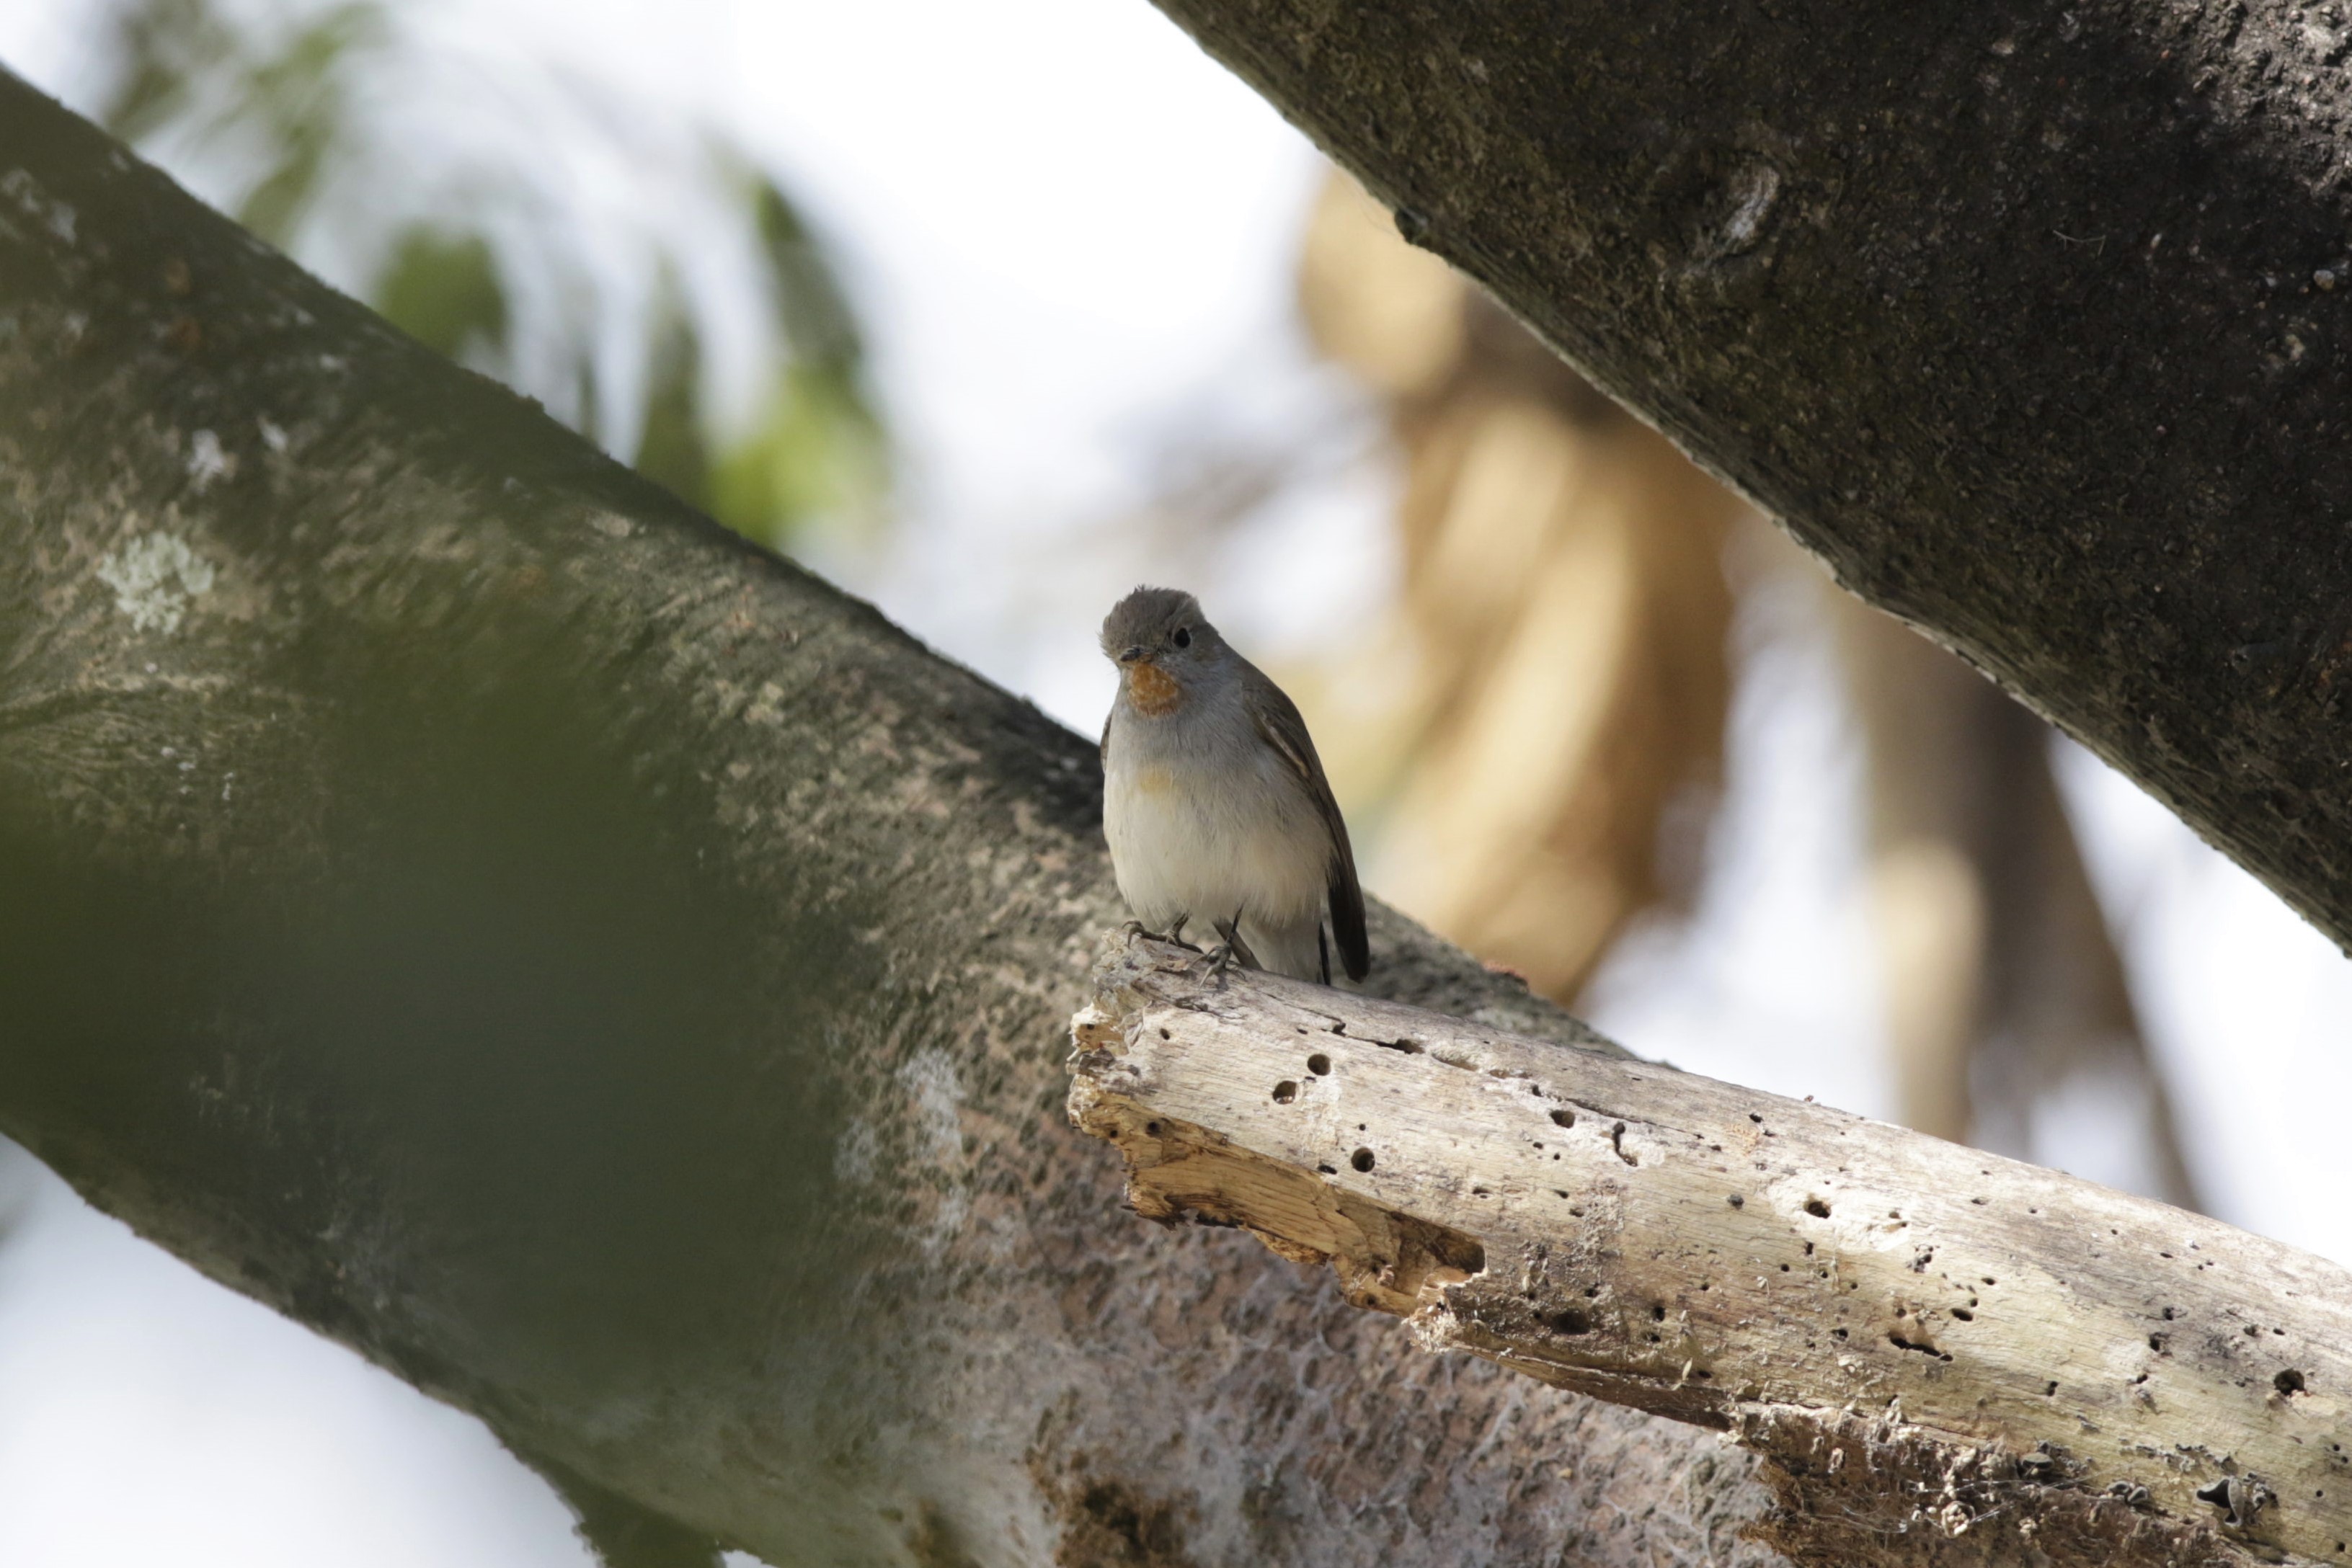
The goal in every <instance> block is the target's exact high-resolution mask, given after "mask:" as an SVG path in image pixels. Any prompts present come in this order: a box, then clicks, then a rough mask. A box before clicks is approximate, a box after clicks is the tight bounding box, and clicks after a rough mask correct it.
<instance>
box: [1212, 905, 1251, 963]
mask: <svg viewBox="0 0 2352 1568" xmlns="http://www.w3.org/2000/svg"><path fill="white" fill-rule="evenodd" d="M1216 926H1217V935H1218V936H1221V937H1223V941H1221V942H1219V943H1218V944H1217V945H1216V946H1213V947H1212V948H1210V949H1209V953H1208V959H1209V973H1210V974H1212V975H1217V976H1222V975H1223V973H1224V972H1225V971H1226V970H1227V969H1230V968H1232V967H1234V965H1235V964H1236V963H1238V964H1239V965H1241V967H1243V968H1244V969H1261V968H1264V967H1265V966H1264V965H1262V964H1260V963H1259V962H1258V961H1257V955H1256V954H1255V953H1253V952H1251V951H1250V946H1249V944H1248V943H1246V942H1244V941H1243V940H1242V912H1241V911H1240V910H1238V909H1236V910H1234V917H1233V918H1232V919H1231V920H1220V921H1218V922H1217V923H1216Z"/></svg>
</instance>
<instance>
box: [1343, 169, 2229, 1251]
mask: <svg viewBox="0 0 2352 1568" xmlns="http://www.w3.org/2000/svg"><path fill="white" fill-rule="evenodd" d="M1299 295H1300V304H1301V309H1302V312H1303V314H1304V316H1305V318H1306V320H1307V324H1308V326H1309V329H1310V330H1311V331H1312V332H1313V334H1314V337H1315V340H1316V342H1317V344H1318V346H1319V347H1320V348H1321V349H1322V350H1323V351H1324V352H1325V353H1327V354H1328V355H1329V356H1330V357H1331V358H1332V359H1333V360H1335V361H1338V362H1339V363H1340V364H1342V365H1344V366H1345V367H1346V368H1347V369H1348V370H1349V371H1351V372H1353V373H1354V374H1355V375H1356V376H1357V377H1359V378H1360V380H1361V381H1362V382H1363V383H1364V384H1365V385H1366V386H1367V387H1368V388H1370V390H1371V391H1373V392H1375V393H1376V394H1377V395H1378V396H1379V397H1380V399H1381V403H1382V406H1383V408H1384V409H1385V411H1386V413H1387V418H1388V423H1389V428H1390V430H1391V434H1392V437H1393V439H1394V440H1395V442H1396V444H1397V446H1398V448H1399V450H1400V452H1401V453H1402V459H1403V462H1404V465H1405V469H1406V479H1405V483H1404V486H1403V493H1402V500H1401V502H1400V504H1399V506H1398V508H1397V512H1396V517H1395V527H1396V529H1397V532H1398V536H1399V543H1400V559H1401V561H1402V570H1401V580H1400V583H1399V587H1398V591H1397V597H1396V604H1395V608H1394V610H1393V612H1392V614H1391V621H1390V622H1389V623H1388V624H1387V625H1386V626H1385V627H1384V628H1382V629H1381V631H1380V632H1378V633H1377V634H1376V637H1375V646H1376V647H1377V648H1378V649H1379V652H1378V653H1377V654H1376V655H1375V656H1376V657H1377V658H1378V659H1380V660H1381V662H1382V663H1381V667H1380V669H1379V671H1378V673H1377V675H1376V676H1375V677H1374V678H1372V679H1370V680H1366V679H1363V678H1360V676H1359V677H1358V678H1354V679H1352V680H1350V681H1349V686H1350V688H1351V689H1352V690H1353V691H1355V692H1358V693H1361V692H1365V691H1368V690H1369V691H1370V692H1373V693H1377V694H1381V696H1376V697H1373V698H1370V699H1366V698H1363V697H1358V698H1357V699H1356V702H1355V704H1354V706H1351V707H1350V708H1349V709H1348V710H1347V711H1345V712H1344V714H1342V713H1340V712H1339V711H1337V710H1336V709H1335V710H1334V711H1333V714H1332V722H1330V723H1328V724H1327V725H1325V726H1323V727H1322V729H1321V731H1320V732H1322V733H1329V734H1331V735H1333V736H1334V737H1335V739H1334V741H1333V743H1332V745H1331V747H1330V748H1329V749H1330V750H1331V752H1332V754H1333V755H1332V770H1333V776H1334V779H1335V780H1336V781H1337V783H1338V786H1339V789H1340V790H1341V793H1342V796H1343V798H1344V799H1346V800H1349V803H1350V805H1352V806H1358V807H1360V808H1361V809H1362V810H1364V811H1365V812H1366V813H1367V815H1368V816H1369V817H1370V820H1371V821H1374V822H1376V823H1377V824H1378V828H1377V833H1376V837H1375V839H1374V842H1373V844H1372V846H1371V848H1370V853H1369V855H1368V859H1369V860H1370V863H1371V865H1372V866H1373V868H1374V870H1373V877H1374V880H1375V881H1376V882H1377V883H1378V884H1379V885H1380V886H1381V887H1382V888H1384V889H1385V890H1387V891H1388V893H1389V894H1391V896H1392V897H1393V898H1394V899H1395V900H1396V902H1397V904H1398V905H1399V907H1401V908H1402V909H1405V910H1407V911H1409V912H1410V913H1412V915H1415V916H1417V917H1419V918H1421V919H1423V920H1426V921H1427V922H1429V924H1430V925H1431V926H1432V927H1433V928H1434V929H1436V930H1438V931H1440V932H1442V933H1444V935H1446V936H1450V937H1452V938H1453V939H1454V941H1457V942H1459V943H1461V944H1462V945H1463V946H1465V947H1468V948H1469V949H1470V950H1471V951H1473V952H1475V953H1477V954H1480V955H1481V956H1485V957H1486V958H1487V959H1489V960H1490V961H1493V962H1496V963H1499V964H1503V965H1506V966H1508V967H1511V968H1513V969H1516V970H1517V971H1518V972H1519V973H1521V974H1524V975H1526V976H1527V977H1528V978H1529V979H1530V981H1532V982H1533V983H1534V984H1535V986H1536V987H1537V988H1538V989H1539V990H1541V991H1542V992H1543V993H1544V994H1545V995H1547V996H1549V997H1551V998H1554V999H1556V1000H1558V1001H1560V1002H1562V1003H1564V1004H1569V1003H1573V1002H1574V1001H1575V1000H1576V999H1577V998H1578V996H1579V995H1580V992H1581V991H1582V989H1583V988H1584V987H1585V985H1586V983H1587V982H1588V981H1589V980H1590V979H1591V977H1592V976H1593V973H1594V971H1595V970H1596V969H1597V968H1598V967H1600V965H1601V963H1602V961H1603V960H1604V959H1605V958H1606V957H1607V956H1608V954H1609V953H1610V951H1611V949H1612V946H1613V945H1614V944H1615V943H1616V942H1617V940H1618V939H1619V938H1620V937H1621V936H1623V935H1624V934H1625V933H1627V932H1628V931H1629V930H1630V929H1631V928H1633V926H1634V925H1636V923H1637V922H1639V921H1641V920H1642V919H1643V918H1645V917H1655V916H1657V915H1662V914H1671V913H1672V912H1673V911H1674V910H1675V908H1676V907H1677V906H1678V905H1679V904H1682V903H1683V902H1684V901H1685V899H1686V898H1687V895H1688V894H1689V892H1690V890H1691V888H1692V886H1693V885H1694V883H1695V882H1696V870H1697V868H1698V867H1699V866H1700V865H1701V864H1703V863H1704V861H1705V858H1706V857H1705V840H1706V832H1707V826H1708V821H1709V817H1710V814H1711V811H1712V809H1713V805H1714V802H1715V800H1716V798H1717V792H1718V789H1719V786H1720V782H1721V777H1722V768H1723V758H1724V750H1725V737H1724V727H1725V722H1726V718H1727V714H1728V711H1729V706H1730V702H1729V697H1730V690H1731V682H1732V678H1733V672H1732V669H1731V654H1730V652H1729V647H1728V642H1729V639H1730V637H1731V633H1732V628H1733V624H1734V621H1735V616H1736V613H1737V606H1736V604H1735V585H1734V583H1733V581H1732V580H1731V579H1730V578H1729V577H1728V576H1727V572H1726V562H1725V552H1726V548H1727V544H1728V543H1729V542H1730V541H1731V540H1732V539H1733V538H1734V537H1735V536H1736V535H1747V536H1749V539H1748V542H1750V543H1753V542H1755V541H1754V539H1753V536H1754V535H1755V534H1756V533H1757V532H1759V531H1760V526H1761V519H1760V518H1759V517H1757V516H1756V515H1755V513H1754V511H1753V509H1752V508H1750V507H1748V506H1747V505H1746V504H1745V503H1744V502H1742V501H1741V500H1740V499H1739V498H1738V497H1736V496H1734V495H1732V494H1731V493H1730V492H1729V491H1727V490H1726V489H1725V488H1723V487H1722V486H1720V485H1718V484H1717V483H1716V482H1715V481H1714V480H1713V479H1711V478H1709V477H1708V476H1706V475H1704V474H1702V473H1701V472H1699V470H1698V469H1697V468H1696V466H1694V465H1692V464H1691V463H1690V461H1689V460H1688V459H1687V458H1685V457H1684V456H1683V455H1681V454H1680V453H1679V452H1677V451H1676V450H1675V448H1674V447H1673V446H1672V445H1671V444H1669V443H1667V442H1666V441H1665V439H1664V437H1662V436H1660V435H1659V434H1657V433H1656V432H1655V431H1654V430H1652V429H1650V428H1649V427H1648V426H1647V425H1645V424H1643V423H1640V422H1638V421H1637V420H1635V419H1633V417H1632V416H1631V415H1630V414H1627V413H1625V412H1624V411H1623V410H1622V409H1620V408H1618V407H1617V406H1616V405H1615V404H1613V403H1612V402H1609V401H1608V400H1607V399H1606V398H1603V397H1601V395H1600V394H1599V393H1598V392H1594V391H1593V390H1592V389H1591V387H1590V386H1589V385H1588V384H1586V383H1585V382H1583V381H1582V380H1581V379H1580V378H1579V377H1578V376H1577V375H1576V373H1575V372H1574V371H1571V370H1570V369H1569V368H1568V367H1567V366H1566V365H1565V364H1563V363H1561V362H1560V361H1559V359H1558V358H1557V357H1556V356H1555V355H1553V354H1551V353H1550V352H1549V350H1546V349H1545V348H1544V346H1543V345H1542V344H1541V343H1539V342H1538V341H1537V340H1536V339H1535V337H1534V335H1533V334H1532V333H1530V332H1528V330H1527V329H1525V328H1523V327H1521V326H1519V325H1518V324H1517V322H1516V321H1514V320H1513V319H1511V318H1510V317H1509V316H1508V315H1507V314H1506V313H1505V312H1504V311H1503V310H1502V309H1501V308H1499V307H1498V306H1496V304H1495V303H1494V302H1493V301H1492V300H1491V299H1489V298H1486V295H1485V294H1484V293H1483V292H1481V291H1480V290H1479V289H1478V288H1477V287H1475V285H1473V284H1472V283H1471V282H1470V281H1469V280H1468V279H1467V278H1465V277H1463V275H1461V274H1460V273H1458V272H1455V271H1454V269H1453V268H1451V267H1448V266H1446V265H1445V263H1444V262H1443V261H1440V260H1439V259H1438V258H1437V257H1435V256H1432V255H1430V254H1429V253H1428V252H1426V251H1423V250H1419V249H1416V248H1414V247H1413V246H1409V245H1407V244H1406V243H1405V242H1404V241H1403V240H1402V238H1401V237H1399V235H1397V233H1396V229H1395V225H1394V224H1393V223H1392V222H1391V218H1390V216H1389V214H1388V212H1387V210H1386V209H1385V208H1383V207H1381V205H1380V204H1378V203H1377V202H1374V201H1373V200H1372V199H1371V198H1370V196H1369V195H1367V194H1366V193H1364V191H1363V189H1362V187H1360V185H1358V184H1357V183H1355V182H1354V181H1353V180H1351V179H1349V177H1348V176H1346V175H1344V174H1340V173H1337V172H1334V174H1333V175H1332V176H1331V178H1330V179H1329V181H1328V183H1327V184H1326V185H1325V187H1324V189H1323V192H1322V194H1321V196H1320V198H1319V199H1318V202H1317V204H1316V207H1315V211H1314V214H1313V216H1312V218H1311V220H1310V222H1309V224H1308V225H1307V237H1306V241H1305V246H1304V249H1303V254H1302V257H1301V261H1300V266H1299ZM1772 553H1773V554H1774V555H1775V556H1776V557H1780V558H1785V559H1788V560H1789V561H1790V564H1792V565H1793V564H1794V563H1795V562H1796V561H1798V560H1801V559H1802V558H1801V555H1800V554H1799V552H1797V551H1794V550H1790V549H1776V550H1774V551H1773V552H1772ZM1796 570H1807V571H1812V572H1814V573H1815V574H1816V575H1818V570H1817V569H1815V568H1813V567H1812V566H1811V563H1810V562H1809V561H1806V562H1805V563H1804V564H1803V565H1801V566H1798V567H1797V568H1796ZM1815 602H1816V603H1817V605H1818V614H1819V616H1820V617H1821V619H1822V622H1824V623H1825V625H1827V626H1828V627H1830V628H1832V629H1833V634H1834V641H1835V645H1836V647H1837V649H1838V652H1839V654H1840V662H1841V664H1842V666H1843V669H1844V672H1845V674H1846V687H1847V691H1848V693H1849V694H1850V718H1851V723H1852V726H1853V730H1854V731H1855V732H1856V733H1857V734H1858V736H1859V737H1860V740H1861V743H1862V746H1863V748H1864V754H1865V757H1866V765H1867V778H1868V786H1867V794H1868V806H1867V810H1866V813H1865V817H1866V821H1864V823H1863V824H1860V828H1861V831H1863V832H1864V834H1865V836H1866V839H1867V856H1868V862H1869V867H1870V870H1869V883H1870V885H1869V890H1868V893H1869V896H1870V898H1871V899H1872V901H1873V904H1874V912H1875V913H1874V919H1873V924H1874V926H1875V929H1876V933H1877V936H1878V939H1879V942H1878V946H1879V951H1880V955H1881V965H1882V976H1883V981H1884V987H1885V1018H1886V1024H1885V1034H1886V1040H1887V1050H1888V1052H1889V1055H1890V1064H1891V1067H1892V1070H1893V1076H1894V1079H1895V1086H1896V1093H1897V1103H1898V1105H1899V1109H1900V1114H1901V1116H1902V1118H1903V1120H1904V1121H1906V1123H1907V1124H1910V1125H1912V1126H1914V1127H1917V1128H1919V1129H1920V1130H1921V1131H1923V1132H1928V1133H1933V1134H1937V1136H1940V1137H1945V1138H1951V1139H1955V1140H1959V1141H1972V1142H1975V1143H1977V1144H1979V1145H1982V1146H1984V1147H1987V1148H1990V1149H1994V1150H1997V1151H1999V1152H2000V1153H2003V1154H2011V1155H2020V1156H2022V1157H2027V1158H2033V1157H2037V1156H2040V1157H2044V1158H2047V1157H2048V1155H2049V1151H2051V1150H2052V1149H2053V1148H2059V1147H2064V1148H2079V1147H2083V1146H2084V1140H2085V1137H2086V1131H2087V1137H2088V1139H2089V1141H2090V1143H2091V1144H2092V1145H2095V1150H2096V1153H2097V1154H2098V1155H2099V1159H2098V1161H2097V1164H2098V1166H2099V1170H2098V1174H2099V1175H2100V1176H2101V1177H2102V1179H2107V1180H2111V1181H2116V1182H2119V1183H2121V1184H2123V1185H2127V1186H2132V1187H2133V1188H2135V1189H2136V1190H2138V1191H2142V1192H2145V1193H2147V1194H2148V1195H2149V1196H2152V1197H2162V1198H2165V1199H2167V1200H2168V1201H2171V1202H2174V1203H2178V1204H2182V1205H2186V1206H2189V1207H2196V1205H2197V1197H2196V1193H2195V1189H2194V1187H2193V1186H2192V1185H2191V1183H2190V1181H2189V1174H2188V1170H2187V1167H2186V1166H2185V1164H2184V1162H2183V1160H2182V1158H2181V1155H2180V1150H2179V1142H2178V1139H2177V1137H2176V1135H2175V1134H2174V1130H2173V1125H2172V1120H2171V1116H2170V1113H2169V1111H2168V1105H2167V1101H2166V1097H2165V1092H2164V1088H2163V1084H2162V1082H2161V1081H2160V1080H2159V1079H2158V1076H2157V1074H2156V1071H2155V1070H2154V1067H2153V1065H2152V1064H2151V1063H2150V1061H2149V1060H2148V1057H2147V1050H2146V1047H2145V1046H2144V1044H2143V1042H2142V1040H2141V1036H2140V1032H2139V1030H2138V1027H2137V1021H2136V1019H2135V1018H2134V1014H2133V1009H2132V1005H2131V998H2130V995H2129V992H2128V990H2127V989H2126V986H2125V983H2124V976H2123V968H2122V965H2121V962H2120V960H2119V959H2118V958H2117V956H2116V949H2115V945H2114V943H2113V941H2112V940H2111V939H2110V937H2109V936H2108V932H2107V928H2106V921H2105V916H2104V915H2103V914H2102V912H2101V910H2100V907H2099V904H2098V901H2097V899H2096V897H2095V895H2094V894H2093V892H2092V889H2091V885H2090V882H2089V879H2088V877H2087V875H2086V874H2085V873H2084V867H2083V863H2082V857H2081V854H2080V852H2078V850H2077V849H2076V846H2075V843H2074V834H2073V832H2072V830H2071V829H2070V827H2069V826H2068V823H2067V819H2066V813H2065V809H2064V806H2063V802H2062V801H2061V800H2060V798H2059V794H2058V789H2057V786H2056V783H2055V780H2054V779H2053V777H2052V774H2051V768H2050V756H2051V747H2052V746H2053V739H2054V737H2053V733H2052V731H2051V730H2050V728H2049V727H2048V726H2047V725H2046V724H2044V723H2043V722H2042V720H2040V719H2039V718H2037V717H2035V716H2033V715H2032V714H2030V713H2028V712H2027V711H2026V710H2025V709H2024V708H2022V707H2021V706H2018V705H2017V704H2016V703H2014V702H2012V701H2011V700H2010V699H2009V698H2008V697H2006V696H2004V695H2002V694H2001V693H2000V691H1999V690H1998V689H1997V688H1995V687H1994V686H1993V685H1992V684H1991V683H1990V682H1989V681H1987V680H1985V679H1984V678H1983V677H1981V676H1980V675H1979V674H1977V673H1976V672H1974V671H1973V670H1970V669H1969V668H1968V667H1967V666H1966V665H1965V664H1961V663H1960V662H1959V661H1958V659H1956V658H1954V657H1953V656H1952V655H1950V654H1949V653H1945V652H1943V651H1942V650H1941V649H1938V648H1937V647H1935V646H1933V645H1932V644H1930V643H1927V641H1926V640H1925V639H1924V638H1922V637H1920V636H1918V635H1917V634H1916V633H1915V632H1912V631H1910V630H1909V629H1908V628H1906V627H1905V626H1903V625H1902V624H1901V623H1899V622H1896V621H1895V620H1894V619H1893V618H1891V617H1889V616H1886V615H1885V614H1882V613H1881V612H1877V611H1874V610H1872V609H1870V608H1869V607H1868V606H1866V605H1864V604H1863V603H1861V601H1858V600H1855V599H1853V597H1852V596H1851V595H1848V594H1845V593H1842V592H1840V591H1837V590H1835V589H1834V588H1832V586H1831V585H1830V584H1829V583H1828V581H1827V580H1826V578H1825V577H1824V578H1822V579H1821V591H1820V593H1819V594H1818V595H1817V596H1816V599H1815ZM1328 684H1331V685H1336V684H1337V682H1336V680H1335V681H1333V682H1331V683H1328ZM1382 697H1384V698H1385V700H1384V701H1383V700H1382ZM1331 700H1332V701H1334V702H1336V701H1337V699H1336V698H1334V699H1331ZM2061 1122H2063V1123H2065V1124H2066V1125H2064V1126H2063V1127H2062V1126H2059V1125H2058V1124H2059V1123H2061ZM2037 1134H2038V1135H2037Z"/></svg>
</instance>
